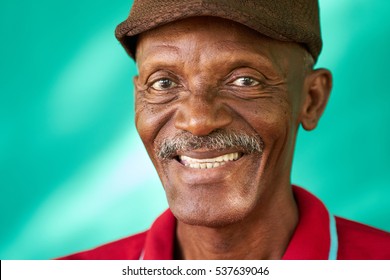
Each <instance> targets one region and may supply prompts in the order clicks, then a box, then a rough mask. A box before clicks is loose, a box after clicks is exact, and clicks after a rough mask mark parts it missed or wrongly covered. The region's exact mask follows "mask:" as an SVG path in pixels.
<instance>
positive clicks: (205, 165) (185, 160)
mask: <svg viewBox="0 0 390 280" xmlns="http://www.w3.org/2000/svg"><path fill="white" fill-rule="evenodd" d="M242 156H243V154H242V153H238V152H235V153H229V154H224V155H221V156H218V157H214V158H202V159H199V158H192V157H189V156H185V155H179V156H178V157H177V160H178V161H179V162H180V163H181V164H183V165H184V166H186V167H189V168H194V169H210V168H216V167H219V166H223V165H225V164H226V163H228V162H231V161H236V160H238V159H240V158H241V157H242Z"/></svg>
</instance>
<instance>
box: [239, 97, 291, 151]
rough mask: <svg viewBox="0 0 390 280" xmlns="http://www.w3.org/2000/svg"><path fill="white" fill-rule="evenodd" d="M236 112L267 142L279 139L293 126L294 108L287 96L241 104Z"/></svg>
mask: <svg viewBox="0 0 390 280" xmlns="http://www.w3.org/2000/svg"><path fill="white" fill-rule="evenodd" d="M236 112H238V114H239V115H240V117H241V118H243V119H245V123H247V124H249V125H250V126H251V128H252V129H253V130H254V131H255V132H256V133H257V134H259V135H260V136H261V137H262V138H264V139H263V140H264V141H266V143H265V144H267V142H273V141H276V140H278V139H279V138H280V137H281V136H282V135H283V134H285V132H286V129H288V127H289V126H291V121H292V110H291V106H290V104H289V102H288V101H287V99H286V98H277V97H273V98H267V99H264V100H256V102H250V103H249V104H245V106H241V109H240V110H236Z"/></svg>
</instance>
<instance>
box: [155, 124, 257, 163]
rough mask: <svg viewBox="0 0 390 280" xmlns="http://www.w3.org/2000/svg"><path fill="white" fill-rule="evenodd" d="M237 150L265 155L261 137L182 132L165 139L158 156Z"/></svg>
mask: <svg viewBox="0 0 390 280" xmlns="http://www.w3.org/2000/svg"><path fill="white" fill-rule="evenodd" d="M230 148H237V149H239V150H241V151H243V152H244V153H246V154H252V153H259V154H262V153H263V149H264V141H263V139H262V138H261V137H260V136H259V135H248V134H246V133H242V132H235V131H224V130H216V131H214V132H212V133H210V134H209V135H206V136H194V135H192V134H191V133H189V132H182V133H179V134H178V135H176V136H174V137H173V138H170V139H164V140H163V141H161V142H160V143H157V145H156V149H155V150H156V154H157V156H158V157H159V158H160V159H162V160H165V159H170V158H172V157H174V156H176V155H177V154H178V153H179V152H188V151H192V150H196V149H210V150H224V149H230Z"/></svg>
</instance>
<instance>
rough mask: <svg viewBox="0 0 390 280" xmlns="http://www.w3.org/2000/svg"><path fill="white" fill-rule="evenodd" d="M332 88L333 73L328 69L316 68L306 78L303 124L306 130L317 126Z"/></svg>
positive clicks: (302, 112) (302, 114)
mask: <svg viewBox="0 0 390 280" xmlns="http://www.w3.org/2000/svg"><path fill="white" fill-rule="evenodd" d="M331 89H332V74H331V73H330V71H329V70H327V69H316V70H313V71H312V72H311V73H310V74H308V75H307V76H306V78H305V85H304V103H303V107H302V110H301V124H302V126H303V128H304V129H305V130H312V129H314V128H316V126H317V124H318V121H319V120H320V117H321V115H322V113H323V112H324V110H325V107H326V104H327V102H328V99H329V95H330V91H331Z"/></svg>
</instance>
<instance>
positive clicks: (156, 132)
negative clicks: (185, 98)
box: [135, 95, 173, 159]
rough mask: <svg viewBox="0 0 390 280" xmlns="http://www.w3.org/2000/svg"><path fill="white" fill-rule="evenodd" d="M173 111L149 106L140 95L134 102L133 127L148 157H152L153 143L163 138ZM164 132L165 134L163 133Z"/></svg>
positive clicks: (159, 106)
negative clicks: (134, 126)
mask: <svg viewBox="0 0 390 280" xmlns="http://www.w3.org/2000/svg"><path fill="white" fill-rule="evenodd" d="M172 115H173V109H172V108H171V106H169V105H164V104H162V105H156V104H150V103H147V102H146V101H145V99H143V98H142V97H141V96H140V95H138V96H137V97H136V102H135V125H136V128H137V131H138V134H139V136H140V137H141V140H142V142H143V143H144V145H145V147H146V149H147V151H148V153H149V156H150V157H151V158H152V159H153V157H154V143H155V142H156V140H158V139H161V138H164V135H167V134H166V130H167V129H168V125H167V124H168V123H169V122H170V121H171V118H172ZM164 131H165V133H164Z"/></svg>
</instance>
